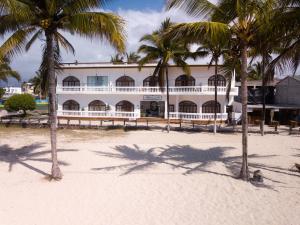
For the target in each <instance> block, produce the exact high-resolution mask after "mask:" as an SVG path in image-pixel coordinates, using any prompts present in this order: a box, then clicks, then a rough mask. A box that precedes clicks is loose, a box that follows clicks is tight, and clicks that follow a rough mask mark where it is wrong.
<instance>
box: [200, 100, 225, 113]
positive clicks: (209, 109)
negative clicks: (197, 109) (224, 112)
mask: <svg viewBox="0 0 300 225" xmlns="http://www.w3.org/2000/svg"><path fill="white" fill-rule="evenodd" d="M215 107H216V106H215V101H208V102H205V103H204V104H203V105H202V113H215ZM217 113H221V105H220V103H219V102H217Z"/></svg>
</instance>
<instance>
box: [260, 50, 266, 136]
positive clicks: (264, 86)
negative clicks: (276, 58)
mask: <svg viewBox="0 0 300 225" xmlns="http://www.w3.org/2000/svg"><path fill="white" fill-rule="evenodd" d="M265 59H266V58H265V54H263V56H262V103H263V107H262V119H261V136H264V135H265V121H266V79H265Z"/></svg>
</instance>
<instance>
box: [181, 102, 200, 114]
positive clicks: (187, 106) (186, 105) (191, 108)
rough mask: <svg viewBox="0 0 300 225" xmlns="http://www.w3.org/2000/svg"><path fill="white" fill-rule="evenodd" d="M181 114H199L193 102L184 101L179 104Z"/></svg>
mask: <svg viewBox="0 0 300 225" xmlns="http://www.w3.org/2000/svg"><path fill="white" fill-rule="evenodd" d="M179 112H183V113H197V105H196V104H195V103H194V102H191V101H183V102H180V103H179Z"/></svg>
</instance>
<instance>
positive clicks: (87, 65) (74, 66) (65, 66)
mask: <svg viewBox="0 0 300 225" xmlns="http://www.w3.org/2000/svg"><path fill="white" fill-rule="evenodd" d="M156 66H157V63H149V64H145V65H143V66H142V67H144V68H145V67H149V68H154V67H156ZM189 66H190V67H208V64H190V65H189ZM60 67H61V68H62V69H82V68H138V67H139V65H138V64H137V63H130V64H127V63H115V64H114V63H110V62H87V63H76V62H75V63H61V64H60ZM169 67H178V66H176V65H174V64H170V66H169Z"/></svg>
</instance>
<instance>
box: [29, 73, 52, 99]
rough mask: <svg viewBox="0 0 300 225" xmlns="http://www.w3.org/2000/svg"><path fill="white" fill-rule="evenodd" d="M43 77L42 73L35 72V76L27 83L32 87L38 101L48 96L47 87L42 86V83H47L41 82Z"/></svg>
mask: <svg viewBox="0 0 300 225" xmlns="http://www.w3.org/2000/svg"><path fill="white" fill-rule="evenodd" d="M43 77H44V76H43V75H42V73H41V72H40V71H37V72H35V76H34V77H33V78H31V79H30V80H29V81H28V82H30V83H32V85H33V93H34V94H36V95H39V97H40V99H41V98H42V97H43V96H46V95H47V94H48V89H47V88H48V85H46V86H45V87H43V86H42V84H43V83H45V84H46V83H47V82H43Z"/></svg>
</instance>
